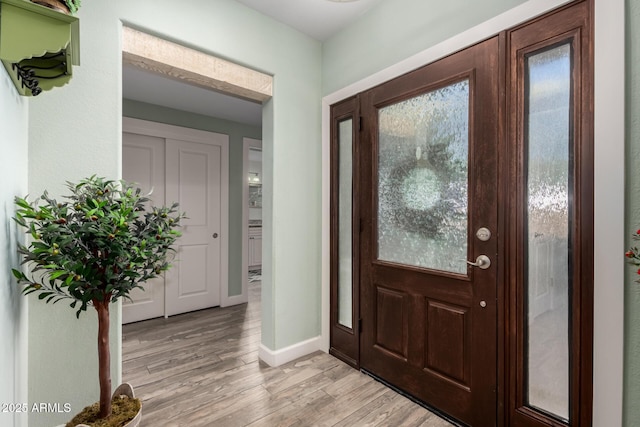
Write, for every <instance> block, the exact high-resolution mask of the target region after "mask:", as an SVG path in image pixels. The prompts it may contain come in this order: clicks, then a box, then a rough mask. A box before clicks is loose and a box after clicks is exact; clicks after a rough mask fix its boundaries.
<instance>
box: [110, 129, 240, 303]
mask: <svg viewBox="0 0 640 427" xmlns="http://www.w3.org/2000/svg"><path fill="white" fill-rule="evenodd" d="M122 131H123V132H128V133H137V134H141V135H149V136H155V137H158V138H164V139H178V140H181V141H189V142H196V143H200V144H209V145H217V146H219V147H220V150H221V151H220V153H221V157H220V187H221V188H220V202H221V204H222V206H226V209H225V208H223V209H221V212H220V240H221V241H220V248H221V251H220V269H221V270H220V306H221V307H226V306H229V305H233V304H236V302H235V301H230V298H229V137H228V135H223V134H220V133H215V132H207V131H203V130H198V129H190V128H185V127H180V126H174V125H168V124H165V123H157V122H151V121H147V120H140V119H133V118H130V117H123V118H122ZM221 136H224V138H221ZM243 293H244V290H243ZM233 298H234V297H231V299H233ZM165 304H166V302H165ZM165 312H166V310H165Z"/></svg>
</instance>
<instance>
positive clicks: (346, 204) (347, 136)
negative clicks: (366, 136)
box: [338, 119, 353, 328]
mask: <svg viewBox="0 0 640 427" xmlns="http://www.w3.org/2000/svg"><path fill="white" fill-rule="evenodd" d="M352 153H353V120H352V119H348V120H344V121H342V122H340V123H339V124H338V157H339V169H338V179H339V183H340V184H339V188H338V206H339V209H338V210H339V214H338V323H339V324H341V325H342V326H345V327H347V328H353V320H352V318H353V314H352V313H353V311H352V308H351V307H352V300H353V295H352V289H353V286H352V280H353V279H352V278H353V275H352V228H351V212H352V208H353V206H352V200H353V191H352V185H353V173H352V165H353V154H352Z"/></svg>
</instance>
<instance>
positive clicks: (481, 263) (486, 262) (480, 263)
mask: <svg viewBox="0 0 640 427" xmlns="http://www.w3.org/2000/svg"><path fill="white" fill-rule="evenodd" d="M467 264H469V265H471V266H473V267H480V268H481V269H483V270H486V269H487V268H489V267H491V260H490V259H489V257H488V256H486V255H478V258H476V262H473V261H467Z"/></svg>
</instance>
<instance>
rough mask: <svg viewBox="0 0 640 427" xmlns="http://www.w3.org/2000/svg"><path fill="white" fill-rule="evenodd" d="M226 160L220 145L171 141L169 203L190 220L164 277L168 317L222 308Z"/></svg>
mask: <svg viewBox="0 0 640 427" xmlns="http://www.w3.org/2000/svg"><path fill="white" fill-rule="evenodd" d="M221 157H222V156H221V148H220V146H216V145H209V144H200V143H195V142H188V141H180V140H176V139H167V140H166V199H167V200H171V201H177V202H178V203H179V204H180V210H181V211H183V212H185V213H186V215H187V217H188V218H187V219H185V220H184V221H182V230H181V231H182V237H181V238H180V239H179V240H178V242H177V245H176V249H177V254H176V259H175V261H174V262H173V267H172V268H171V269H170V270H169V271H167V273H166V276H165V277H166V298H167V304H166V312H167V315H168V316H171V315H174V314H179V313H185V312H188V311H193V310H199V309H203V308H208V307H213V306H217V305H220V284H221V273H220V272H221V269H220V267H221V262H220V261H221V249H222V248H221V246H222V245H221V242H222V241H223V239H222V238H221V233H222V229H221V216H222V208H223V206H222V204H221V182H222V177H221V171H222V168H221ZM225 208H226V206H225ZM225 249H226V248H225Z"/></svg>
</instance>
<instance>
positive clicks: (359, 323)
mask: <svg viewBox="0 0 640 427" xmlns="http://www.w3.org/2000/svg"><path fill="white" fill-rule="evenodd" d="M358 333H359V334H361V333H362V317H361V318H359V319H358Z"/></svg>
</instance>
